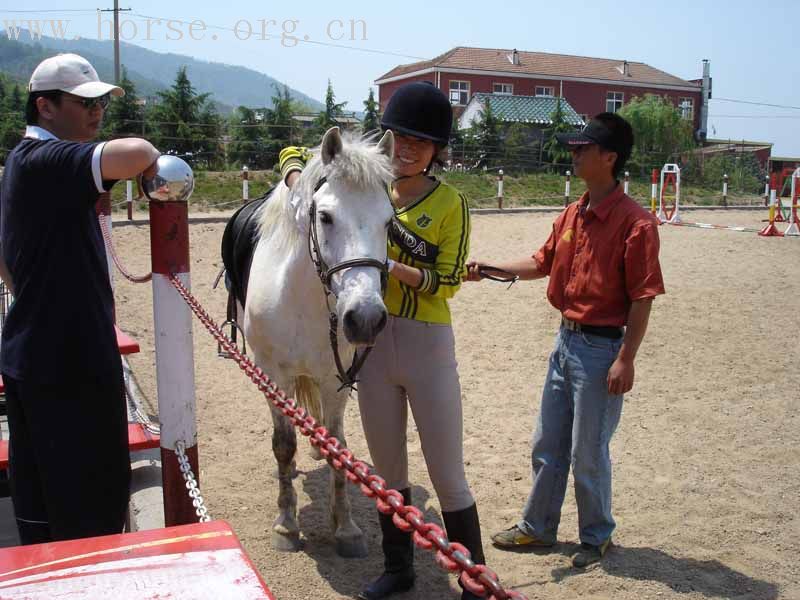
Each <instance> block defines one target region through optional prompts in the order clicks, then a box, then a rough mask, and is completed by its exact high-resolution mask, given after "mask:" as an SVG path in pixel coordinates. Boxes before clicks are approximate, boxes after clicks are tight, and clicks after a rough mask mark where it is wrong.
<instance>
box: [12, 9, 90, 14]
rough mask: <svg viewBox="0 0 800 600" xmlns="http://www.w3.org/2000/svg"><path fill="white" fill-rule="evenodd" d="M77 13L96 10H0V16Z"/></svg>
mask: <svg viewBox="0 0 800 600" xmlns="http://www.w3.org/2000/svg"><path fill="white" fill-rule="evenodd" d="M68 12H69V13H77V12H97V9H96V8H43V9H40V10H0V14H6V13H68Z"/></svg>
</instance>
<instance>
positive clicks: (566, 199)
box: [564, 171, 572, 206]
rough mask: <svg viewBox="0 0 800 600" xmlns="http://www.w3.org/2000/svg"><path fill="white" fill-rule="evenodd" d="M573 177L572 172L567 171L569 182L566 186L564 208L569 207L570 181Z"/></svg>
mask: <svg viewBox="0 0 800 600" xmlns="http://www.w3.org/2000/svg"><path fill="white" fill-rule="evenodd" d="M571 175H572V172H571V171H567V181H566V183H565V184H564V206H567V205H569V183H570V182H569V180H570V176H571Z"/></svg>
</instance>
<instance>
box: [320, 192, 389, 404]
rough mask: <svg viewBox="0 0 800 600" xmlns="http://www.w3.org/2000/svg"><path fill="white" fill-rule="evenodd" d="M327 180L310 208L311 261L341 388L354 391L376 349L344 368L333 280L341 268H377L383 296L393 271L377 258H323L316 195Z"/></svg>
mask: <svg viewBox="0 0 800 600" xmlns="http://www.w3.org/2000/svg"><path fill="white" fill-rule="evenodd" d="M326 183H327V180H326V179H325V177H322V178H321V179H320V180H319V181H318V182H317V185H316V186H314V192H313V193H312V197H311V205H310V206H309V209H308V218H309V220H310V223H309V227H308V253H309V256H310V257H311V262H312V263H314V267H315V268H316V269H317V275H318V276H319V279H320V281H321V282H322V289H323V291H324V292H325V305H326V306H327V308H328V314H329V317H328V323H329V335H330V341H331V350H332V351H333V360H334V362H335V363H336V370H337V371H338V372H339V374H338V376H337V377H338V379H339V381H340V382H341V384H342V385H341V386H339V390H338V391H341V390H343V389H344V388H346V387H349V388H350V389H351V390H354V389H356V388H355V384H356V383H358V380H357V379H356V376H357V375H358V372H359V371H360V370H361V367H363V366H364V361H365V360H366V359H367V356H369V353H370V351H372V346H368V347H367V348H365V349H364V350H362V351H361V352H359V351H358V350H356V351H355V352H354V354H353V361H352V363H351V364H350V366H349V367H348V368H347V369H345V368H344V365H343V364H342V358H341V356H340V355H339V335H338V332H339V316H338V315H337V314H336V310H335V309H331V303H330V297H331V296H333V297H336V294H335V293H334V291H333V290H332V289H331V281H332V278H333V275H334V274H336V273H338V272H339V271H344V270H345V269H351V268H353V267H373V268H375V269H378V271H380V274H381V294H382V295H383V294H384V293H385V292H386V283H387V280H388V277H389V271H388V266H387V263H386V262H381V261H379V260H377V259H374V258H366V257H365V258H351V259H348V260H343V261H342V262H339V263H336V264H335V265H333V266H332V267H331V266H328V263H326V262H325V259H324V258H322V253H321V252H320V249H319V238H318V236H317V202H316V200H314V197H313V194H315V193H317V192H318V191H319V189H320V188H321V187H322V186H323V185H325V184H326Z"/></svg>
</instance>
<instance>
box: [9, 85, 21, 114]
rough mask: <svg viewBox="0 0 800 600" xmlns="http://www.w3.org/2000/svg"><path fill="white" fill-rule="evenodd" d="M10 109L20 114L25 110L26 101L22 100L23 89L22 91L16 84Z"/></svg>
mask: <svg viewBox="0 0 800 600" xmlns="http://www.w3.org/2000/svg"><path fill="white" fill-rule="evenodd" d="M8 109H9V110H13V111H20V112H23V111H24V110H25V101H24V100H23V99H22V89H20V87H19V84H15V85H14V87H13V88H12V90H11V99H10V100H9V104H8Z"/></svg>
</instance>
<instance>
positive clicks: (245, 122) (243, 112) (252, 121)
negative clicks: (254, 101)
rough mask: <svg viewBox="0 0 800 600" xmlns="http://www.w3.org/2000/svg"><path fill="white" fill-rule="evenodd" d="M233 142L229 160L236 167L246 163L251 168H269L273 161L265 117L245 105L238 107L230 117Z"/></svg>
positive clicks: (229, 150)
mask: <svg viewBox="0 0 800 600" xmlns="http://www.w3.org/2000/svg"><path fill="white" fill-rule="evenodd" d="M230 124H231V132H232V133H231V144H230V146H229V148H228V161H229V162H230V164H231V166H233V167H234V168H235V169H237V170H238V169H239V168H241V167H242V166H244V165H246V166H247V167H249V168H250V169H269V168H271V167H272V164H273V162H274V161H271V152H270V143H269V142H270V140H269V139H268V135H267V126H266V125H265V124H264V119H263V118H262V119H259V115H258V113H257V112H256V111H255V110H253V109H251V108H247V107H245V106H240V107H239V108H237V109H236V110H235V111H234V112H233V115H231V118H230Z"/></svg>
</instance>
